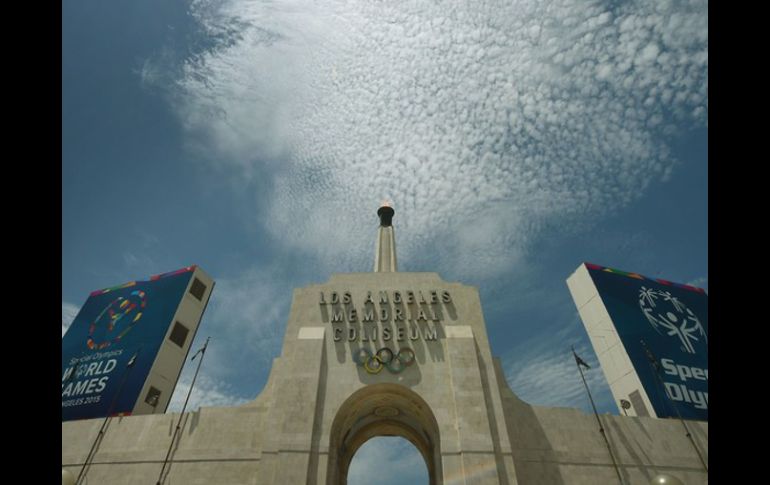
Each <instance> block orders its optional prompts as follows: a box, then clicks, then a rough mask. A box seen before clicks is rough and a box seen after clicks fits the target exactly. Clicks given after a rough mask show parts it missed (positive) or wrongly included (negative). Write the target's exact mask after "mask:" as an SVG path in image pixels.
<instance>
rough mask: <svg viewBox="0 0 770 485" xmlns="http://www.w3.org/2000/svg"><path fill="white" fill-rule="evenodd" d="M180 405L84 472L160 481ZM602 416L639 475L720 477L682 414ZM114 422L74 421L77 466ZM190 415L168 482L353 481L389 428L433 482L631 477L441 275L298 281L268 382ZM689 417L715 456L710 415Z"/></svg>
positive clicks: (640, 480) (107, 448)
mask: <svg viewBox="0 0 770 485" xmlns="http://www.w3.org/2000/svg"><path fill="white" fill-rule="evenodd" d="M391 231H392V229H391ZM378 246H379V245H378ZM388 250H390V249H388ZM383 348H388V349H390V351H381V352H380V353H378V350H381V349H383ZM407 348H408V349H411V352H410V351H409V350H405V349H407ZM391 352H392V353H391ZM399 352H400V353H399ZM368 355H371V357H370V358H365V359H361V356H364V357H366V356H368ZM374 356H379V357H381V358H377V359H375V358H374ZM395 356H400V357H398V359H396V357H395ZM412 356H413V360H412ZM397 360H398V362H397ZM386 361H387V362H388V363H389V366H385V365H383V364H382V363H383V362H386ZM178 418H179V415H178V414H174V413H170V414H165V415H150V416H130V417H123V418H113V419H112V420H111V422H110V423H109V426H108V428H107V431H106V433H105V434H104V436H103V439H102V440H101V442H100V444H99V447H98V450H97V452H96V454H95V457H94V459H93V463H92V464H91V465H89V467H88V469H87V481H86V482H85V483H90V484H100V483H104V484H116V485H118V484H136V483H156V481H157V480H158V474H159V473H160V471H161V467H162V462H163V459H164V457H165V455H166V451H167V449H168V446H169V444H170V442H171V437H172V435H173V432H174V428H175V426H176V422H177V420H178ZM601 420H602V422H603V426H604V428H605V430H606V433H607V436H608V438H609V441H610V443H611V446H612V447H613V452H614V454H615V457H616V460H617V461H618V462H619V465H620V471H621V475H622V476H623V478H624V481H625V483H629V484H645V485H646V484H648V483H649V482H650V480H651V479H652V478H653V477H654V476H655V475H656V474H659V473H668V474H670V475H674V476H676V477H677V478H679V479H680V480H682V481H683V482H684V483H686V484H701V483H707V480H708V479H707V473H706V471H705V470H704V469H703V466H702V465H701V463H700V461H699V458H698V456H697V454H696V453H695V451H694V450H693V448H692V445H691V443H690V442H689V440H688V439H687V437H686V436H685V431H684V429H683V427H682V424H681V423H680V422H678V421H672V420H660V419H655V418H644V417H633V418H632V417H623V416H609V415H605V416H601ZM101 423H102V420H84V421H74V422H66V423H62V466H63V468H65V469H69V470H70V471H72V473H73V474H74V475H75V476H77V474H78V473H79V472H80V469H81V467H82V466H83V462H84V459H85V457H86V456H87V454H88V451H89V449H90V447H91V444H92V443H93V442H94V439H95V438H96V436H97V434H98V431H99V428H100V426H101ZM182 423H183V425H182V426H183V430H182V433H181V437H180V438H179V440H178V442H177V444H176V445H175V447H174V450H173V454H172V461H171V464H170V466H167V467H166V470H167V473H166V475H165V476H164V477H163V480H162V482H163V483H167V484H171V483H177V484H178V483H184V484H185V485H194V484H212V483H216V484H285V483H290V484H299V483H302V484H319V485H320V484H328V485H332V484H334V485H338V484H344V483H346V480H347V470H348V466H349V464H350V460H351V458H352V457H353V455H354V454H355V452H356V450H357V449H358V448H359V447H360V446H361V445H362V444H363V443H364V442H366V440H368V439H369V438H371V437H374V436H383V435H386V436H402V437H404V438H405V439H407V440H409V441H410V442H412V443H413V444H414V445H415V447H416V448H417V449H418V450H419V451H420V453H421V454H422V456H423V458H424V459H425V462H426V465H427V468H428V471H429V475H430V482H431V484H436V485H438V484H450V483H451V484H455V483H464V484H506V485H513V484H527V485H529V484H557V485H558V484H576V485H577V484H597V483H618V478H617V473H616V471H615V468H614V467H613V464H612V460H611V458H610V455H609V454H608V450H607V446H606V444H605V443H604V440H603V438H602V437H601V435H600V433H599V432H598V429H597V428H598V427H597V423H596V418H595V417H594V416H593V415H587V414H585V413H583V412H582V411H579V410H577V409H569V408H545V407H537V406H531V405H529V404H527V403H525V402H523V401H522V400H520V399H519V398H517V397H516V395H515V394H514V393H513V391H512V390H511V389H509V387H508V385H507V383H506V380H505V377H504V375H503V373H502V370H501V367H500V364H499V361H497V360H496V359H495V358H494V357H493V356H492V353H491V350H490V346H489V341H488V339H487V333H486V327H485V323H484V317H483V313H482V308H481V302H480V299H479V295H478V292H477V290H476V289H475V288H473V287H470V286H465V285H462V284H459V283H450V282H445V281H443V280H442V279H441V278H440V277H439V275H438V274H436V273H400V272H387V271H386V272H373V273H350V274H334V275H332V277H331V278H330V279H329V281H328V282H326V283H323V284H318V285H312V286H308V287H305V288H300V289H296V290H295V291H294V295H293V301H292V306H291V312H290V315H289V319H288V324H287V329H286V334H285V337H284V342H283V349H282V352H281V354H280V356H279V357H277V358H276V359H275V360H274V362H273V366H272V369H271V373H270V377H269V380H268V382H267V384H266V386H265V388H264V389H263V391H262V392H261V393H260V395H259V396H257V397H256V399H254V400H253V401H252V402H250V403H247V404H244V405H242V406H238V407H232V408H211V407H204V408H201V409H199V410H198V411H196V412H192V413H186V415H185V416H184V418H183V421H182ZM689 427H690V431H691V433H692V435H693V438H694V440H695V442H696V443H697V444H698V446H700V449H701V450H702V452H703V453H704V455H705V456H707V454H708V424H707V423H703V422H690V423H689Z"/></svg>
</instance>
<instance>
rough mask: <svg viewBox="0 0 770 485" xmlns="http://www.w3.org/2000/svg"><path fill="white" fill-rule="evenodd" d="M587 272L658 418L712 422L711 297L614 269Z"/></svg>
mask: <svg viewBox="0 0 770 485" xmlns="http://www.w3.org/2000/svg"><path fill="white" fill-rule="evenodd" d="M586 267H587V268H588V272H589V274H590V275H591V278H592V279H593V281H594V283H595V285H596V288H597V290H598V291H599V295H600V296H601V299H602V301H603V302H604V305H605V307H606V308H607V312H608V313H609V315H610V318H611V319H612V322H613V324H614V326H615V329H616V331H617V332H618V336H619V337H620V340H621V341H622V343H623V346H624V347H625V350H626V352H627V353H628V356H629V358H630V359H631V363H632V364H633V366H634V369H635V370H636V373H637V375H638V376H639V380H640V381H641V382H642V385H643V386H644V390H645V392H646V393H647V396H649V398H650V401H651V403H652V406H653V407H654V409H655V413H656V414H657V415H658V417H669V418H676V417H678V416H680V415H681V417H682V418H684V419H694V420H701V421H708V296H707V295H706V293H705V292H704V291H703V290H701V289H700V288H693V287H690V286H686V285H680V284H676V283H671V282H668V281H664V280H654V279H651V278H647V277H644V276H642V275H638V274H635V273H626V272H622V271H618V270H613V269H612V268H605V267H601V266H596V265H590V264H586ZM642 342H644V345H643V343H642ZM645 345H646V347H647V350H645ZM648 351H649V352H648ZM650 356H652V359H653V360H651V358H650ZM652 362H655V363H656V364H657V367H658V370H657V376H656V369H655V366H654V365H653V364H652Z"/></svg>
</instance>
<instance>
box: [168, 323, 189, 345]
mask: <svg viewBox="0 0 770 485" xmlns="http://www.w3.org/2000/svg"><path fill="white" fill-rule="evenodd" d="M188 333H190V330H188V329H187V327H185V326H184V325H182V324H181V323H179V322H175V323H174V329H173V330H171V335H170V336H169V337H168V339H169V340H171V341H172V342H174V343H175V344H177V345H178V346H179V347H180V348H184V343H185V341H186V340H187V334H188Z"/></svg>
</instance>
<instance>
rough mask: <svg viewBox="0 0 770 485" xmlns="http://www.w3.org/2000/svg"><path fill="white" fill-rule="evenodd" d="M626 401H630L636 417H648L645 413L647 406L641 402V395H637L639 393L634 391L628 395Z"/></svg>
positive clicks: (647, 413)
mask: <svg viewBox="0 0 770 485" xmlns="http://www.w3.org/2000/svg"><path fill="white" fill-rule="evenodd" d="M628 399H629V400H631V404H633V405H634V410H635V411H636V415H637V416H649V415H650V413H649V412H647V406H645V405H644V401H643V400H642V395H641V394H639V391H634V392H632V393H631V394H629V395H628Z"/></svg>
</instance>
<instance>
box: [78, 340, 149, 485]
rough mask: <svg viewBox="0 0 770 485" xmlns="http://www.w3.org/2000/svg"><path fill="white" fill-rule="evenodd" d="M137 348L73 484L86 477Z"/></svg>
mask: <svg viewBox="0 0 770 485" xmlns="http://www.w3.org/2000/svg"><path fill="white" fill-rule="evenodd" d="M139 350H142V349H141V347H140V348H139V349H138V350H137V351H136V353H135V354H134V356H133V357H131V359H129V361H128V364H126V371H125V372H123V378H122V379H121V381H120V385H119V386H118V390H117V391H115V397H113V398H112V402H111V403H110V408H109V409H108V410H107V416H106V417H105V418H104V421H103V422H102V426H101V428H99V433H98V434H97V435H96V439H94V442H93V444H91V449H90V450H88V455H86V460H85V461H84V462H83V468H81V469H80V473H78V478H77V479H76V480H75V485H78V484H80V483H81V481H82V480H85V478H86V467H87V466H88V464H89V462H90V461H91V460H92V459H93V458H94V456H96V445H97V444H98V443H99V442H100V441H101V439H102V438H103V437H104V433H105V432H106V431H107V422H109V420H110V418H111V417H112V416H111V414H112V411H113V410H114V409H115V403H117V402H118V396H119V395H120V391H122V390H123V384H125V383H126V378H127V377H128V373H129V372H130V371H131V369H132V368H133V367H134V363H135V362H136V357H137V356H138V355H139ZM72 374H73V375H74V374H75V371H74V370H73V371H72Z"/></svg>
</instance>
